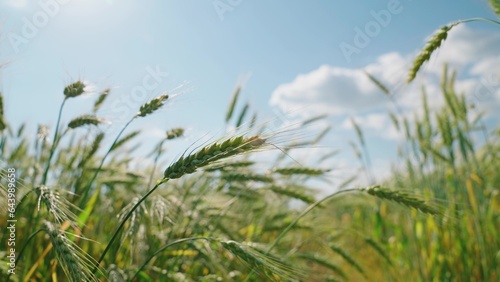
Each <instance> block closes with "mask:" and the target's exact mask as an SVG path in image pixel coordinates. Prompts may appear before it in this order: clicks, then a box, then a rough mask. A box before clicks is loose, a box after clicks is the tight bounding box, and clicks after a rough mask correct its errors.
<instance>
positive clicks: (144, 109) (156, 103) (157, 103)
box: [136, 95, 168, 117]
mask: <svg viewBox="0 0 500 282" xmlns="http://www.w3.org/2000/svg"><path fill="white" fill-rule="evenodd" d="M167 99H168V95H160V96H158V97H156V98H154V99H152V100H151V101H149V102H147V103H146V104H144V105H142V106H141V107H140V108H139V112H138V113H137V114H136V116H138V117H145V116H147V115H149V114H152V113H153V112H155V111H156V110H158V109H159V108H161V107H162V106H163V102H165V101H166V100H167Z"/></svg>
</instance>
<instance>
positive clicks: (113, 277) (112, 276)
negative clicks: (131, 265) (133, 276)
mask: <svg viewBox="0 0 500 282" xmlns="http://www.w3.org/2000/svg"><path fill="white" fill-rule="evenodd" d="M127 279H128V275H127V274H126V273H125V271H123V269H120V268H118V266H116V264H112V265H110V266H109V270H108V280H109V282H122V281H127Z"/></svg>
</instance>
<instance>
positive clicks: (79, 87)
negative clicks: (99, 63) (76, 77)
mask: <svg viewBox="0 0 500 282" xmlns="http://www.w3.org/2000/svg"><path fill="white" fill-rule="evenodd" d="M86 87H87V85H85V83H83V82H82V81H77V82H73V83H72V84H70V85H68V86H66V88H64V96H66V98H72V97H77V96H80V95H82V94H83V93H85V88H86Z"/></svg>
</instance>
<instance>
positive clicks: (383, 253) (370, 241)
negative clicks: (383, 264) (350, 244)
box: [365, 238, 392, 265]
mask: <svg viewBox="0 0 500 282" xmlns="http://www.w3.org/2000/svg"><path fill="white" fill-rule="evenodd" d="M365 242H366V243H367V244H368V245H369V246H370V247H372V248H373V249H374V250H375V251H376V252H377V253H378V254H379V255H380V256H382V257H383V258H384V259H385V260H386V261H387V263H389V264H390V265H392V261H391V258H390V257H389V255H388V254H387V252H386V251H385V250H384V248H382V246H380V245H379V244H378V243H377V242H375V241H374V240H373V239H372V238H365Z"/></svg>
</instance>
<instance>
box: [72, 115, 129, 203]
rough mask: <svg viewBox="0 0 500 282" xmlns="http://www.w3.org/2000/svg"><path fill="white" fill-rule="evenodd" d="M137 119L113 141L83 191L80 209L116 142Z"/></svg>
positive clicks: (126, 125) (127, 124)
mask: <svg viewBox="0 0 500 282" xmlns="http://www.w3.org/2000/svg"><path fill="white" fill-rule="evenodd" d="M134 119H135V116H134V117H133V118H131V119H130V120H129V121H128V122H127V123H126V124H125V126H123V127H122V129H121V130H120V132H119V133H118V135H117V136H116V138H115V140H114V141H113V144H111V146H110V147H109V149H108V151H107V152H106V154H105V155H104V157H102V159H101V163H100V164H99V166H98V167H97V169H96V171H95V173H94V175H93V176H92V179H91V180H90V182H89V184H88V185H87V187H85V190H84V191H83V196H82V199H81V200H80V205H79V206H80V208H81V207H82V205H83V204H84V203H85V201H87V197H88V194H89V191H90V188H91V186H92V183H94V181H95V179H96V178H97V175H98V174H99V172H100V171H101V169H102V166H103V165H104V161H105V160H106V158H107V157H108V155H109V153H110V152H111V151H112V150H113V147H114V146H115V144H116V142H118V139H119V138H120V136H121V135H122V134H123V132H124V131H125V129H127V127H128V126H129V125H130V123H132V121H133V120H134ZM99 191H100V189H98V190H97V192H96V193H99Z"/></svg>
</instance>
